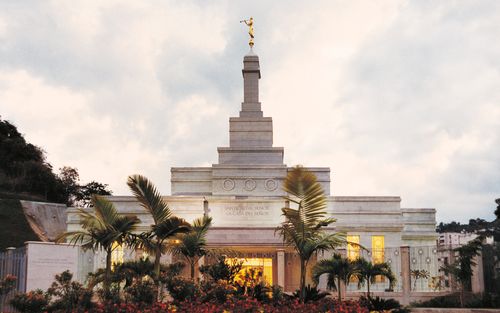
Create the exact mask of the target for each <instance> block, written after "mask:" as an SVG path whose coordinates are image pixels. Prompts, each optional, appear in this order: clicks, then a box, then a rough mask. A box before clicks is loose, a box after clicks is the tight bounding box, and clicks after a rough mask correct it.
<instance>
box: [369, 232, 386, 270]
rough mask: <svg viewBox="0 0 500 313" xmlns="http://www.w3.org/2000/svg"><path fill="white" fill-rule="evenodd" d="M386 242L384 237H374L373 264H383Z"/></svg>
mask: <svg viewBox="0 0 500 313" xmlns="http://www.w3.org/2000/svg"><path fill="white" fill-rule="evenodd" d="M384 249H385V242H384V236H372V262H373V263H374V264H377V263H383V262H384V261H385V260H384Z"/></svg>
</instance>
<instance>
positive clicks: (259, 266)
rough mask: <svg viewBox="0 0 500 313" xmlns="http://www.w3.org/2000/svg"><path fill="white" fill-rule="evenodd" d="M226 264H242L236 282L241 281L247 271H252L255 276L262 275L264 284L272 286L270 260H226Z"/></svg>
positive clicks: (271, 264)
mask: <svg viewBox="0 0 500 313" xmlns="http://www.w3.org/2000/svg"><path fill="white" fill-rule="evenodd" d="M226 262H228V263H234V262H243V267H242V268H241V271H240V272H239V273H238V275H237V276H236V281H241V280H243V279H244V277H245V274H246V273H247V272H248V270H250V269H254V270H255V273H256V274H257V273H259V272H261V273H262V278H263V280H264V281H265V282H266V283H268V284H269V285H272V284H273V259H271V258H228V259H226ZM254 278H255V277H254Z"/></svg>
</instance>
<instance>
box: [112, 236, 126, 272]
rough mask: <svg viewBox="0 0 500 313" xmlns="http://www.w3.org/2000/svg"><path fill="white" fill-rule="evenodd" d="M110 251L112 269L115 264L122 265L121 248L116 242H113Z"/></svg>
mask: <svg viewBox="0 0 500 313" xmlns="http://www.w3.org/2000/svg"><path fill="white" fill-rule="evenodd" d="M111 249H112V251H111V265H112V267H114V266H115V265H116V264H121V263H123V246H122V245H121V244H119V243H118V242H113V246H112V248H111Z"/></svg>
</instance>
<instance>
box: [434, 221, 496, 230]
mask: <svg viewBox="0 0 500 313" xmlns="http://www.w3.org/2000/svg"><path fill="white" fill-rule="evenodd" d="M492 223H493V222H488V221H486V220H484V219H482V218H476V219H470V220H469V223H468V224H461V223H460V222H455V221H453V222H450V223H443V222H440V223H439V224H438V226H437V227H436V231H437V232H438V233H447V232H452V233H461V232H466V233H477V232H479V231H482V230H485V229H489V228H491V227H492Z"/></svg>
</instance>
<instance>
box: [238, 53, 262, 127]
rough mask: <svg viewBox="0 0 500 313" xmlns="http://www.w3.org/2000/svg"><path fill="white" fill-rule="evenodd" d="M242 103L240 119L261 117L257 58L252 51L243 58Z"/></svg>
mask: <svg viewBox="0 0 500 313" xmlns="http://www.w3.org/2000/svg"><path fill="white" fill-rule="evenodd" d="M242 73H243V103H242V104H241V112H240V117H262V116H263V114H262V111H261V105H260V102H259V79H260V77H261V76H260V65H259V56H258V55H256V54H255V53H253V51H252V50H250V52H249V53H248V54H247V55H245V57H244V58H243V70H242Z"/></svg>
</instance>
